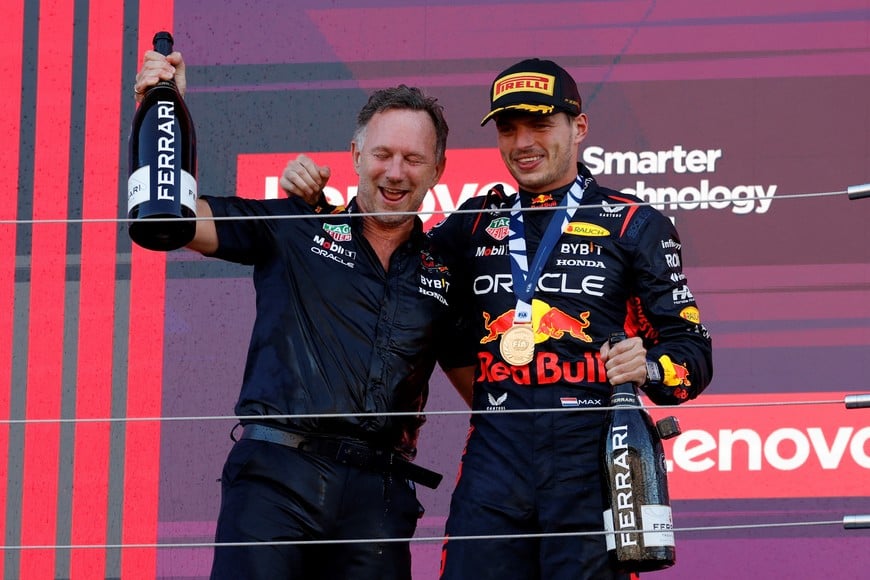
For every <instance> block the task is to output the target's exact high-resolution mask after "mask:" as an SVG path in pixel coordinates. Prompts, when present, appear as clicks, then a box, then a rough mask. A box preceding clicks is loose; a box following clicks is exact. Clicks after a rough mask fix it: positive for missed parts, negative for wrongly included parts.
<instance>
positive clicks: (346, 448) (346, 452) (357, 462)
mask: <svg viewBox="0 0 870 580" xmlns="http://www.w3.org/2000/svg"><path fill="white" fill-rule="evenodd" d="M372 459H373V457H372V451H371V450H370V449H368V448H367V447H364V446H363V445H356V444H354V443H350V442H348V441H341V442H340V443H339V445H338V450H337V451H336V453H335V460H336V461H338V462H340V463H346V464H347V465H353V466H355V467H369V468H371V467H372Z"/></svg>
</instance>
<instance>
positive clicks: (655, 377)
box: [644, 359, 662, 385]
mask: <svg viewBox="0 0 870 580" xmlns="http://www.w3.org/2000/svg"><path fill="white" fill-rule="evenodd" d="M644 384H646V385H660V384H662V366H661V365H660V364H659V363H657V362H656V361H654V360H649V359H646V382H645V383H644Z"/></svg>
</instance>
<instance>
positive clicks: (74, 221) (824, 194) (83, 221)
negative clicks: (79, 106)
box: [0, 190, 848, 225]
mask: <svg viewBox="0 0 870 580" xmlns="http://www.w3.org/2000/svg"><path fill="white" fill-rule="evenodd" d="M841 195H848V191H846V190H844V191H827V192H816V193H791V194H778V195H777V196H776V199H777V200H780V199H806V198H814V197H830V196H841ZM760 199H768V198H763V197H742V196H734V197H720V198H716V201H722V202H725V201H753V200H760ZM252 201H258V200H252ZM259 201H262V200H259ZM667 203H668V202H662V201H656V202H637V203H614V204H610V206H611V207H634V206H637V207H642V206H656V205H666V204H667ZM577 207H578V208H597V207H601V205H600V204H589V205H579V206H577ZM553 210H554V208H552V207H530V208H522V210H521V211H525V212H535V211H553ZM510 211H511V208H509V207H505V208H482V209H452V210H451V209H437V210H431V211H425V212H420V211H395V212H345V213H342V214H331V213H323V214H294V215H269V216H214V217H191V218H185V217H167V218H148V221H153V222H163V221H247V220H293V219H323V218H327V217H335V215H342V216H349V217H361V216H375V215H377V216H415V215H421V214H426V215H428V214H443V215H448V214H454V213H455V214H477V213H509V212H510ZM681 211H682V210H681ZM685 211H688V210H685ZM135 221H137V220H135V219H130V218H51V219H2V220H0V225H43V224H91V223H113V224H116V223H130V222H135Z"/></svg>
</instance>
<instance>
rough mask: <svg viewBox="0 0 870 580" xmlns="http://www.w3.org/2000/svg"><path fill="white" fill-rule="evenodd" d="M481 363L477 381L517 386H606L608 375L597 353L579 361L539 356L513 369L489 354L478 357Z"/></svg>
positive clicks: (550, 353) (544, 353) (546, 354)
mask: <svg viewBox="0 0 870 580" xmlns="http://www.w3.org/2000/svg"><path fill="white" fill-rule="evenodd" d="M477 358H478V362H479V363H480V368H479V369H478V370H479V373H480V374H479V376H478V377H477V378H476V380H478V381H483V382H488V383H499V382H502V381H511V382H513V383H515V384H517V385H525V386H532V385H552V384H555V383H570V384H575V383H604V382H606V381H607V374H606V370H605V368H604V363H603V362H601V357H600V356H599V354H598V352H585V353H583V358H582V359H579V360H574V359H572V360H562V359H560V358H559V355H557V354H556V353H552V352H536V353H535V358H534V359H532V362H530V363H529V364H527V365H522V366H514V365H510V364H508V363H506V362H503V361H501V360H498V359H497V358H496V357H495V355H494V354H492V353H489V352H479V353H477Z"/></svg>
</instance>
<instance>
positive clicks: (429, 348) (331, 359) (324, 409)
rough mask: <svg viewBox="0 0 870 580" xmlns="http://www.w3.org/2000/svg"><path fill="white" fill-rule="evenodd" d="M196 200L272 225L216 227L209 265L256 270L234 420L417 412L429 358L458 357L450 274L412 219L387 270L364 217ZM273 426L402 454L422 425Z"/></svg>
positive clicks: (321, 421)
mask: <svg viewBox="0 0 870 580" xmlns="http://www.w3.org/2000/svg"><path fill="white" fill-rule="evenodd" d="M204 199H205V200H206V201H207V202H208V204H209V206H210V207H211V210H212V212H213V213H214V215H215V217H225V216H238V217H245V218H249V217H250V216H263V217H269V216H271V217H272V218H273V219H262V220H261V219H241V220H217V221H216V222H215V224H216V227H217V233H218V250H217V252H216V253H215V254H214V256H215V257H217V258H221V259H224V260H228V261H232V262H238V263H242V264H251V265H253V267H254V272H253V280H254V287H255V289H256V294H257V301H256V313H257V314H256V320H255V321H254V327H253V331H252V335H251V342H250V346H249V349H248V356H247V363H246V367H245V375H244V380H243V382H242V389H241V393H240V396H239V400H238V403H237V405H236V414H237V415H243V416H258V415H301V414H305V415H308V414H345V413H350V414H353V413H361V414H377V413H384V412H391V411H403V412H404V411H410V412H415V413H416V412H419V411H422V409H423V406H424V405H425V403H426V399H427V397H428V390H429V387H428V381H429V377H430V375H431V373H432V370H433V368H434V365H435V362H436V359H437V360H439V361H440V362H441V364H442V365H443V366H445V367H448V368H449V367H451V366H457V365H458V364H459V362H455V361H457V360H458V359H457V358H456V357H458V356H461V355H462V354H463V353H461V352H458V347H459V343H458V341H456V340H453V338H454V336H453V334H454V333H455V327H454V322H455V318H454V317H453V315H452V309H451V307H450V306H449V303H450V300H449V296H450V294H451V291H452V288H451V280H450V272H449V271H448V270H447V268H446V267H445V266H444V265H443V263H442V262H441V261H439V260H438V259H437V258H435V257H433V256H432V255H431V254H430V253H429V252H428V240H427V239H426V237H425V236H424V235H423V232H422V227H421V224H420V221H419V219H418V220H416V224H415V229H414V231H413V233H412V235H411V237H410V239H409V240H408V241H407V242H406V243H404V244H403V245H401V246H400V247H399V248H398V249H397V250H396V251H395V252H394V253H393V255H392V257H391V258H390V264H389V269H388V271H385V270H384V268H383V266H382V264H381V262H380V260H379V259H378V257H377V255H376V254H375V252H374V250H373V249H372V247H371V246H370V245H369V243H368V242H367V241H366V239H365V238H364V237H363V235H362V219H361V218H360V217H359V216H351V215H348V214H349V213H355V212H358V209H357V206H356V204H355V203H354V202H351V204H350V205H349V207H348V208H347V210H346V211H342V212H339V213H333V214H328V215H318V214H315V213H314V212H313V210H311V209H310V208H309V207H308V206H307V205H306V204H304V203H303V202H302V201H300V200H298V199H275V200H266V201H258V200H249V199H242V198H236V197H227V198H217V197H204ZM276 216H294V218H292V219H288V218H286V217H284V218H282V217H276ZM295 216H304V217H302V218H300V217H295ZM450 349H453V350H457V352H450ZM273 423H277V424H279V425H280V426H282V427H285V428H288V429H291V430H295V431H301V432H309V433H310V432H317V433H322V434H332V435H342V436H351V437H356V438H360V439H364V440H367V441H369V442H373V443H376V444H382V445H388V446H391V447H395V448H397V449H400V450H403V451H405V452H406V453H408V454H411V453H413V448H414V445H415V442H416V434H417V431H418V429H419V426H420V424H421V423H422V417H419V416H408V417H393V418H390V417H384V416H379V415H370V416H354V417H340V418H322V417H316V418H293V419H278V420H275V421H273Z"/></svg>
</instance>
